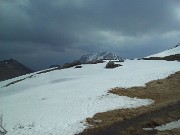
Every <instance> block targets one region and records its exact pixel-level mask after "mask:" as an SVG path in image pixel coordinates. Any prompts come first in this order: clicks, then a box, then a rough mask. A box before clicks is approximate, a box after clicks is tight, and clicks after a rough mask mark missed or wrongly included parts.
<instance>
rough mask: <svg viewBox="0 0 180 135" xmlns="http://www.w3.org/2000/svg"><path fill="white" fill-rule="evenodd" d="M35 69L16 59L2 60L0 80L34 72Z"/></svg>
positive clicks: (0, 62) (0, 63)
mask: <svg viewBox="0 0 180 135" xmlns="http://www.w3.org/2000/svg"><path fill="white" fill-rule="evenodd" d="M32 72H33V70H32V69H30V68H28V67H26V66H25V65H23V64H22V63H20V62H18V61H17V60H14V59H9V60H4V61H0V81H4V80H7V79H11V78H14V77H18V76H21V75H25V74H29V73H32Z"/></svg>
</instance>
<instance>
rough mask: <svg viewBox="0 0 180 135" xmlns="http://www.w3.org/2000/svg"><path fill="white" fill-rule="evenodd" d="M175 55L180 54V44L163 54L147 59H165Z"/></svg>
mask: <svg viewBox="0 0 180 135" xmlns="http://www.w3.org/2000/svg"><path fill="white" fill-rule="evenodd" d="M175 54H180V44H178V46H177V47H174V48H172V49H169V50H166V51H163V52H161V53H157V54H153V55H150V56H147V57H146V58H149V57H165V56H170V55H175Z"/></svg>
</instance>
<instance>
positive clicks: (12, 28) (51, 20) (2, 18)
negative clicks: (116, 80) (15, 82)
mask: <svg viewBox="0 0 180 135" xmlns="http://www.w3.org/2000/svg"><path fill="white" fill-rule="evenodd" d="M175 8H180V3H179V2H178V1H177V0H171V1H169V0H151V1H145V0H136V1H134V0H98V1H97V0H53V1H49V0H1V1H0V48H1V52H2V51H3V52H2V53H1V54H3V55H4V56H2V57H3V58H5V57H10V56H14V57H15V56H21V57H24V59H26V60H27V59H28V58H30V56H27V55H25V54H24V53H23V52H26V54H31V53H32V52H34V53H36V54H37V55H39V59H40V58H42V57H46V55H44V54H43V53H47V54H49V56H48V57H50V58H48V59H51V58H52V59H55V55H56V56H57V57H58V56H60V55H59V53H61V54H63V53H64V56H65V55H67V53H66V50H74V51H77V50H78V51H79V52H90V51H91V52H92V51H97V50H110V51H114V52H119V53H122V54H124V56H126V57H134V56H139V53H138V52H143V53H142V55H146V54H148V53H151V52H153V50H154V47H155V46H156V45H157V44H159V45H158V47H157V48H158V50H160V48H161V49H162V48H163V49H164V48H166V47H169V46H170V44H171V43H174V42H178V40H179V39H178V38H177V37H178V36H179V34H176V35H174V36H171V37H167V38H168V39H167V38H166V39H165V38H163V35H165V34H167V33H171V32H174V31H175V32H177V33H178V32H180V19H178V18H177V15H176V14H175V12H174V9H175ZM144 37H147V38H145V39H144ZM120 39H121V40H120ZM158 40H161V41H158ZM165 41H166V42H167V45H164V44H165ZM172 41H174V42H172ZM152 44H153V45H152ZM154 44H156V45H154ZM142 48H143V49H142ZM131 49H134V50H136V51H134V52H133V51H132V50H131ZM42 50H45V51H44V52H43V51H42ZM143 50H144V51H143ZM145 50H148V51H145ZM52 52H53V53H54V54H53V53H52ZM57 52H59V53H57ZM8 54H9V55H8ZM12 54H14V55H12ZM50 54H51V55H50ZM72 54H73V53H72ZM75 54H76V55H80V54H77V53H75ZM25 56H26V57H25ZM61 56H63V55H61ZM2 57H1V58H2ZM67 57H73V56H67ZM18 58H19V57H18ZM68 59H69V60H70V58H68ZM26 60H24V61H26ZM61 60H62V61H64V60H63V58H62V59H61ZM29 61H30V60H29ZM49 61H50V60H49ZM46 64H48V62H46Z"/></svg>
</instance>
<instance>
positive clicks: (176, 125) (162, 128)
mask: <svg viewBox="0 0 180 135" xmlns="http://www.w3.org/2000/svg"><path fill="white" fill-rule="evenodd" d="M175 128H180V119H179V120H177V121H173V122H170V123H166V124H165V125H161V126H157V127H155V128H143V130H145V131H152V130H154V129H155V130H158V131H165V130H172V129H175Z"/></svg>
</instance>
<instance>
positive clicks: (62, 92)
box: [0, 60, 180, 135]
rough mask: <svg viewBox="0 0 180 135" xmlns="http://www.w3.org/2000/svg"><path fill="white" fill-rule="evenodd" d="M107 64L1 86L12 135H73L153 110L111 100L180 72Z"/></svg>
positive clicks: (161, 66)
mask: <svg viewBox="0 0 180 135" xmlns="http://www.w3.org/2000/svg"><path fill="white" fill-rule="evenodd" d="M106 63H107V62H104V63H100V64H85V65H82V68H79V69H75V68H74V67H72V68H68V69H62V70H54V71H51V72H47V73H43V74H36V73H33V74H30V75H33V76H32V77H30V78H27V79H25V80H22V81H20V82H17V83H15V84H12V85H9V86H7V87H3V86H5V85H7V84H8V83H10V82H12V81H16V80H19V79H22V78H25V77H28V76H30V75H24V76H21V77H17V78H14V79H11V80H7V81H3V82H0V114H3V126H4V127H5V129H6V130H7V131H8V132H7V135H73V134H76V133H79V132H81V131H83V130H84V129H85V128H87V127H88V126H87V125H86V123H85V119H86V118H87V117H92V116H93V115H94V114H96V113H98V112H104V111H108V110H113V109H118V108H132V107H133V108H134V107H139V106H143V105H149V104H151V103H152V102H153V101H152V100H150V99H137V98H130V97H125V96H117V95H114V94H108V93H107V92H108V90H110V89H111V88H114V87H124V88H127V87H132V86H144V85H145V83H147V82H149V81H151V80H156V79H162V78H166V77H167V76H169V75H170V74H173V73H175V72H176V71H179V70H180V62H177V61H171V62H168V61H151V60H149V61H145V60H125V62H123V63H121V64H122V65H123V66H120V67H117V68H114V69H106V68H105V65H106Z"/></svg>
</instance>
